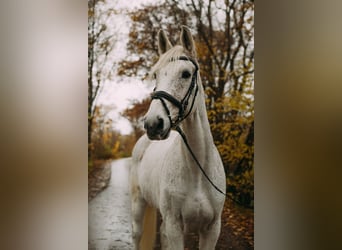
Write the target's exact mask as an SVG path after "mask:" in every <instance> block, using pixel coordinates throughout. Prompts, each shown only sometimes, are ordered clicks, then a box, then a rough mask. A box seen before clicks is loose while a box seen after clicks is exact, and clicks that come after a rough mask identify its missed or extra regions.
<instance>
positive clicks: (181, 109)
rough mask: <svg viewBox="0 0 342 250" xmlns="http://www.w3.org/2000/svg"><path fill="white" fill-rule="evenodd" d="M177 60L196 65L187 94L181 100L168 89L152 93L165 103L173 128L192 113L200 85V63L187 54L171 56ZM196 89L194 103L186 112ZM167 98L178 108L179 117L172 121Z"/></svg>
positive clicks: (173, 59) (152, 96) (172, 59)
mask: <svg viewBox="0 0 342 250" xmlns="http://www.w3.org/2000/svg"><path fill="white" fill-rule="evenodd" d="M176 60H183V61H190V62H192V63H193V65H194V66H195V71H194V73H193V74H192V77H191V83H190V86H189V89H188V91H187V92H186V94H185V96H184V97H183V99H182V100H181V101H179V100H177V99H176V98H175V97H173V96H172V95H170V94H169V93H167V92H166V91H162V90H161V91H153V92H152V94H151V98H152V100H153V99H158V100H160V101H161V103H162V104H163V107H164V109H165V111H166V114H167V116H168V117H169V120H170V124H171V128H176V127H177V125H178V124H179V123H180V122H181V121H183V120H184V119H185V118H186V117H187V116H188V115H189V114H190V113H191V111H192V108H193V106H194V103H195V99H196V96H197V92H198V85H197V73H198V65H197V62H196V61H195V60H194V59H192V58H190V57H186V56H180V57H178V58H171V60H170V61H176ZM194 89H195V93H194V97H193V99H192V103H191V106H190V109H189V111H188V112H187V113H186V114H185V112H186V110H187V107H188V105H189V99H190V97H191V94H192V92H193V90H194ZM165 100H167V101H169V102H171V103H172V104H173V105H175V106H176V107H177V108H178V117H177V119H176V120H175V121H172V118H171V113H170V110H169V109H168V107H167V105H166V102H165Z"/></svg>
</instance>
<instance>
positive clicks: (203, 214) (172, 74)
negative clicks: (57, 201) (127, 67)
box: [130, 26, 226, 250]
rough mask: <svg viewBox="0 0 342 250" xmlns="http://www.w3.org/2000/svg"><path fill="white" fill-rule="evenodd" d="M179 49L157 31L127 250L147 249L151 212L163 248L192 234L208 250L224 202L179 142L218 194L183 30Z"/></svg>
mask: <svg viewBox="0 0 342 250" xmlns="http://www.w3.org/2000/svg"><path fill="white" fill-rule="evenodd" d="M180 43H181V45H177V46H174V47H172V45H171V43H170V41H169V40H168V38H167V37H166V35H165V33H164V31H163V30H161V31H159V33H158V44H159V47H158V50H159V54H160V58H159V61H158V62H157V63H156V65H155V66H154V67H153V68H152V70H151V72H150V74H149V78H150V80H151V81H154V82H155V91H154V92H153V93H152V102H151V105H150V107H149V110H148V112H147V114H146V116H145V118H144V119H145V120H144V127H145V129H146V132H147V134H146V135H144V136H142V137H141V138H140V139H139V141H138V142H137V143H136V145H135V147H134V149H133V153H132V166H131V173H130V178H131V179H130V182H131V202H132V203H131V205H132V206H131V207H132V232H133V244H134V247H135V249H153V246H154V240H155V234H156V209H158V210H159V211H160V213H161V216H162V225H161V228H160V231H161V245H162V248H163V249H174V250H180V249H184V233H186V232H188V231H194V230H195V231H196V232H198V233H199V237H200V240H199V249H200V250H203V249H215V245H216V242H217V239H218V237H219V234H220V229H221V213H222V209H223V204H224V201H225V196H224V195H222V194H221V193H219V192H218V191H217V190H216V189H215V188H214V187H213V186H212V185H211V184H210V183H209V181H208V180H207V179H206V178H205V176H204V175H203V173H202V172H201V171H200V169H199V167H198V165H197V164H196V162H195V161H194V159H193V157H192V156H191V154H190V152H189V150H188V148H187V147H186V145H185V143H184V141H183V140H182V137H181V136H180V135H179V134H178V133H177V132H176V131H174V130H172V129H174V128H176V127H177V126H179V127H180V128H181V130H182V131H183V132H184V134H185V136H186V137H187V141H188V144H189V147H190V148H191V149H192V151H193V153H194V155H195V156H196V158H197V160H198V161H199V162H200V164H201V166H202V167H203V169H204V171H205V172H206V174H207V175H208V177H209V178H210V179H211V181H212V182H213V183H215V185H216V186H217V187H218V188H219V189H220V190H225V186H226V177H225V173H224V169H223V165H222V161H221V158H220V156H219V153H218V151H217V149H216V147H215V145H214V142H213V138H212V135H211V132H210V127H209V122H208V117H207V113H206V107H205V97H204V91H203V87H202V83H201V78H200V75H199V69H198V64H197V61H196V51H195V45H194V41H193V38H192V35H191V33H190V30H189V29H188V28H187V27H185V26H183V27H182V31H181V38H180Z"/></svg>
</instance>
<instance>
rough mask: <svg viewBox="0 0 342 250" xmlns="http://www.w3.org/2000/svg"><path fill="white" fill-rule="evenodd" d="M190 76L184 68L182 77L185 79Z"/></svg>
mask: <svg viewBox="0 0 342 250" xmlns="http://www.w3.org/2000/svg"><path fill="white" fill-rule="evenodd" d="M190 76H191V74H190V72H189V71H187V70H184V71H183V72H182V78H184V79H187V78H189V77H190Z"/></svg>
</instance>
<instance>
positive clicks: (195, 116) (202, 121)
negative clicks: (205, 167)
mask: <svg viewBox="0 0 342 250" xmlns="http://www.w3.org/2000/svg"><path fill="white" fill-rule="evenodd" d="M198 98H200V99H199V100H198V101H199V102H198V105H197V107H196V109H195V110H194V112H193V113H192V114H191V115H190V116H189V117H188V118H187V119H185V120H184V121H183V123H182V130H183V132H184V134H185V135H186V138H187V140H188V143H189V145H190V147H191V149H192V150H193V152H194V153H195V155H196V157H197V159H198V160H199V161H200V162H202V163H206V161H207V160H209V159H210V154H211V152H212V147H213V143H214V142H213V137H212V134H211V132H210V125H209V122H208V116H207V112H206V107H205V103H204V98H203V97H202V96H200V97H198ZM185 150H187V149H185Z"/></svg>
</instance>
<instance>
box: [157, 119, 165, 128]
mask: <svg viewBox="0 0 342 250" xmlns="http://www.w3.org/2000/svg"><path fill="white" fill-rule="evenodd" d="M163 128H164V120H163V119H162V118H160V117H158V124H157V130H162V129H163Z"/></svg>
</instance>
